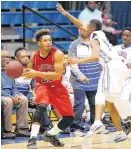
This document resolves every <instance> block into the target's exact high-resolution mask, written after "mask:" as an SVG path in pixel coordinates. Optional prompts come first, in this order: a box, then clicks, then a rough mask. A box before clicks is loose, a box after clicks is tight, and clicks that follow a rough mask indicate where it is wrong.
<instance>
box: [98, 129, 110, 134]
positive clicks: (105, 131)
mask: <svg viewBox="0 0 131 149" xmlns="http://www.w3.org/2000/svg"><path fill="white" fill-rule="evenodd" d="M97 134H109V130H107V129H105V130H104V132H99V133H97Z"/></svg>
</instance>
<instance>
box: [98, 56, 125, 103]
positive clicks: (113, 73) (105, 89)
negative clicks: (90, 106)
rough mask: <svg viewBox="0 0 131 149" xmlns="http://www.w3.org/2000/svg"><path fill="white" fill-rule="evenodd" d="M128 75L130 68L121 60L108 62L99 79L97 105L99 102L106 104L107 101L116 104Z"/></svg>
mask: <svg viewBox="0 0 131 149" xmlns="http://www.w3.org/2000/svg"><path fill="white" fill-rule="evenodd" d="M127 75H128V68H127V66H126V65H125V64H124V63H123V62H122V61H121V60H119V59H114V60H111V61H110V62H108V64H106V66H105V67H104V69H103V71H102V73H101V76H100V79H99V83H98V89H97V94H96V104H99V102H100V103H101V104H102V103H104V104H105V100H107V101H109V102H114V100H115V99H119V98H120V95H121V91H122V88H123V86H124V82H125V79H126V77H127ZM98 100H99V101H98Z"/></svg>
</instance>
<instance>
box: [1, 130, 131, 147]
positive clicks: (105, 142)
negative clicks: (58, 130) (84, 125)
mask: <svg viewBox="0 0 131 149" xmlns="http://www.w3.org/2000/svg"><path fill="white" fill-rule="evenodd" d="M113 136H114V133H109V134H99V135H98V134H97V135H93V136H88V137H67V138H61V139H60V140H61V141H62V142H64V143H65V146H64V147H59V149H131V134H129V137H128V140H126V141H123V142H119V143H114V142H113V141H112V139H113ZM26 145H27V141H26V142H24V143H17V144H8V145H2V146H1V148H2V149H26ZM37 147H38V149H56V147H54V146H52V145H51V144H50V143H47V142H44V141H38V143H37Z"/></svg>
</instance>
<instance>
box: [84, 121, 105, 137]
mask: <svg viewBox="0 0 131 149" xmlns="http://www.w3.org/2000/svg"><path fill="white" fill-rule="evenodd" d="M104 132H105V126H104V125H103V124H102V123H99V124H96V123H94V124H93V125H92V126H91V128H90V131H89V132H88V133H87V134H86V136H90V135H93V134H99V133H104Z"/></svg>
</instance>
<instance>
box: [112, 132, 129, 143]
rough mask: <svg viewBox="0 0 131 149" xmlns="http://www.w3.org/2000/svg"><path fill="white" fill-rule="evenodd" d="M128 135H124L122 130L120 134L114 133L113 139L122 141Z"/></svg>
mask: <svg viewBox="0 0 131 149" xmlns="http://www.w3.org/2000/svg"><path fill="white" fill-rule="evenodd" d="M127 138H128V137H127V135H126V133H125V132H122V133H120V134H116V135H115V137H114V141H115V142H121V141H124V140H126V139H127Z"/></svg>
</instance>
